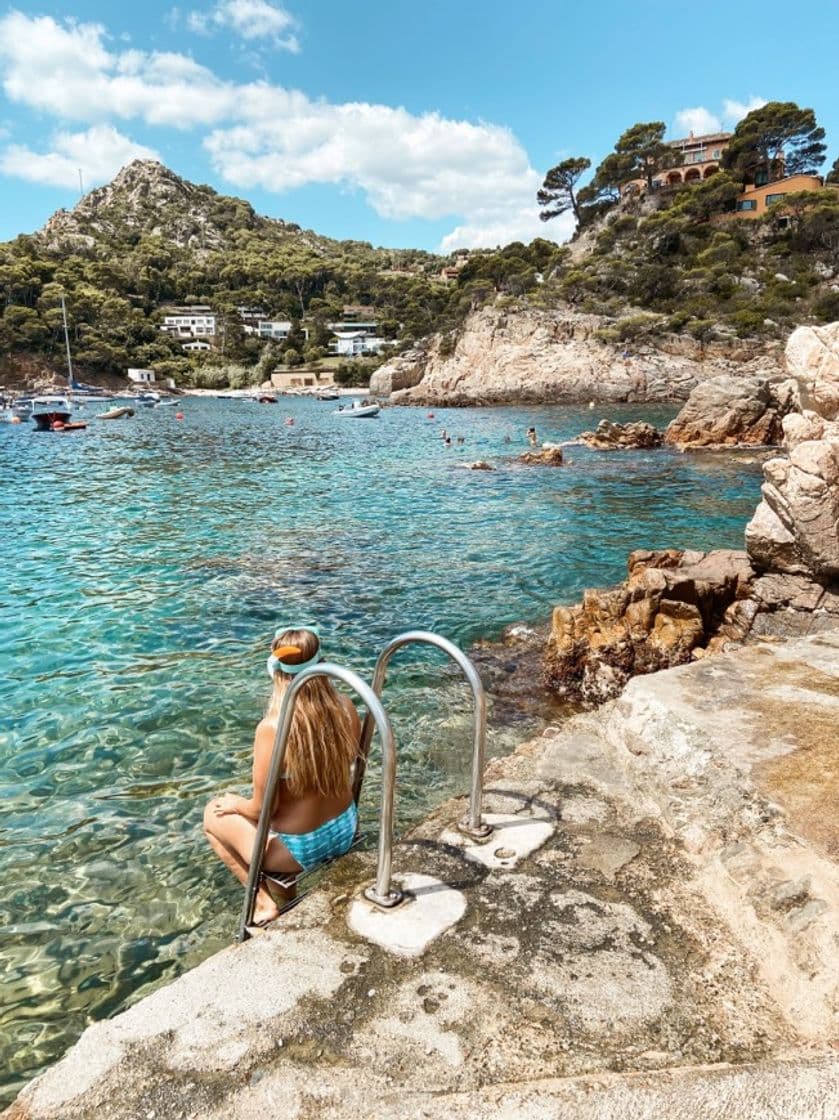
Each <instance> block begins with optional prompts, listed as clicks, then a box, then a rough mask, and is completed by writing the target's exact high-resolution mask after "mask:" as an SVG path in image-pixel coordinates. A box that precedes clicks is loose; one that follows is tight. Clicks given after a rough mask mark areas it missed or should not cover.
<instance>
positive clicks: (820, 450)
mask: <svg viewBox="0 0 839 1120" xmlns="http://www.w3.org/2000/svg"><path fill="white" fill-rule="evenodd" d="M763 474H764V479H765V481H764V484H763V490H762V494H763V501H762V502H761V503H760V505H759V506H758V508H757V511H756V513H755V515H754V517H753V518H752V520H751V521H750V522H749V524H748V525H747V526H746V547H747V549H748V552H749V556H750V557H751V559H752V562H753V564H754V565H755V567H756V568H758V569H759V570H763V571H774V572H789V573H797V574H801V575H809V576H812V577H814V578H815V579H816V580H819V581H821V582H823V583H826V584H827V583H830V582H832V581H835V580H839V440H829V439H822V440H807V441H805V442H803V443H799V444H797V445H796V446H794V447H792V448H791V450H790V453H789V458H778V459H770V460H769V462H767V463H765V464H764V467H763Z"/></svg>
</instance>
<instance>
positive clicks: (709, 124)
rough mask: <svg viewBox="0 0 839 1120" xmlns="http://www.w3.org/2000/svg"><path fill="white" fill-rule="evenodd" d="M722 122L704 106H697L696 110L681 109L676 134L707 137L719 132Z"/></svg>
mask: <svg viewBox="0 0 839 1120" xmlns="http://www.w3.org/2000/svg"><path fill="white" fill-rule="evenodd" d="M721 128H722V121H721V120H720V118H719V117H717V116H715V115H714V114H713V113H712V112H710V110H708V109H706V108H705V106H704V105H697V106H696V108H695V109H680V110H679V111H678V113H677V114H676V129H675V131H676V133H677V135H679V136H687V134H688V133H689V132H692V133H693V134H694V136H707V135H708V134H709V133H712V132H719V131H720V130H721Z"/></svg>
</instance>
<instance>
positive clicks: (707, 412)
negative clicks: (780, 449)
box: [664, 376, 796, 451]
mask: <svg viewBox="0 0 839 1120" xmlns="http://www.w3.org/2000/svg"><path fill="white" fill-rule="evenodd" d="M795 407H796V386H795V383H794V382H793V381H782V382H780V383H778V384H772V383H770V382H769V381H768V380H767V379H766V378H761V377H732V376H723V377H715V378H712V379H711V380H710V381H704V382H702V383H701V384H699V385H697V386H696V388H695V389H694V390H693V392H692V393H691V394H690V397H689V398H688V400H687V401H686V403H685V405H684V407H683V408H682V411H681V412H680V413H679V415H678V416H677V417H676V419H675V420H673V421H672V423H671V424H670V425H669V426H668V428H667V431H666V432H665V433H664V442H665V443H667V444H670V445H671V446H674V447H678V448H679V449H680V450H682V451H686V450H690V449H692V448H697V447H732V446H750V447H755V446H767V445H768V446H775V445H778V444H780V443H781V440H782V438H783V428H782V426H781V423H782V420H783V418H784V416H786V415H787V413H788V412H790V411H792V410H793V409H794V408H795Z"/></svg>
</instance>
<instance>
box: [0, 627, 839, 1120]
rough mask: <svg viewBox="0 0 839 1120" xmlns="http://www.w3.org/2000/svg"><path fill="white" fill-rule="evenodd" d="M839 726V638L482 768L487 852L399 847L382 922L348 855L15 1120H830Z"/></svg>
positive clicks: (84, 1049)
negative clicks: (390, 905) (391, 898)
mask: <svg viewBox="0 0 839 1120" xmlns="http://www.w3.org/2000/svg"><path fill="white" fill-rule="evenodd" d="M837 729H839V631H832V632H828V633H823V634H819V635H815V636H813V637H810V638H806V639H798V640H795V641H790V642H785V643H780V642H779V643H769V642H766V643H760V644H756V645H754V646H751V647H748V648H746V649H743V650H740V651H737V652H735V653H731V654H725V655H721V656H717V657H712V658H707V659H705V660H703V661H700V662H697V663H695V664H692V665H688V666H683V667H681V668H678V669H672V670H668V671H666V672H662V673H658V674H655V675H652V676H647V677H639V678H636V679H634V680H633V681H631V682H630V683H629V685H628V686H627V688H626V690H625V692H624V694H623V695H622V696H621V697H620V698H619V699H618V700H616V701H614V702H612V703H610V704H607V705H605V706H604V707H602V708H600V709H598V710H597V711H595V712H592V713H588V714H584V715H580V716H576V717H574V718H573V719H571V720H569V721H568V722H567V723H565V724H563V725H562V726H561V727H554V728H549V729H548V730H547V731H546V732H545V733H544V734H543V735H542V736H541V737H539V738H538V739H535V740H532V741H530V742H528V743H526V744H524V745H523V746H521V747H520V748H519V750H518V751H517V752H516V753H515V754H513V755H512V756H510V757H508V758H504V759H499V760H496V761H494V762H492V763H491V764H490V765H489V767H488V768H487V780H486V783H485V796H484V812H485V814H486V817H487V819H488V821H489V823H491V824H493V826H494V831H493V833H492V836H491V837H490V839H489V840H488V841H487V842H485V843H482V842H480V841H479V840H478V839H473V838H469V837H467V836H464V834H463V833H462V832H459V831H458V830H457V828H456V824H457V822H458V821H459V820H460V819H461V818H462V817H463V815H464V810H465V801H464V800H463V799H454V800H452V801H449V802H447V803H446V804H445V805H443V806H441V807H440V808H439V809H438V810H437V811H436V812H435V813H434V814H432V815H431V816H430V817H429V818H428V819H427V820H426V821H425V822H424V823H423V824H422V825H421V826H420V827H418V828H416V829H415V830H414V831H413V832H412V833H411V834H410V835H409V836H407V837H406V838H404V839H403V840H401V841H400V842H399V843H398V844H397V845H396V846H395V848H394V851H393V877H394V882H395V883H396V885H397V886H398V887H399V888H400V889H402V890H403V891H405V892H406V893H407V894H408V899H407V901H406V902H404V903H403V904H402V905H401V906H399V907H396V908H395V909H394V910H392V911H386V910H381V909H376V908H372V907H370V906H367V905H366V904H365V901H364V898H363V895H362V889H363V888H364V887H366V886H369V884H370V882H371V881H372V880H373V878H374V875H375V870H376V860H375V853H372V852H370V853H366V852H365V853H353V854H352V855H350V856H348V857H347V858H345V859H344V860H342V861H340V862H339V863H337V864H336V865H334V866H333V867H332V868H331V869H329V871H328V872H327V874H326V876H325V878H324V881H323V882H322V884H321V885H319V886H318V887H317V888H316V889H315V890H314V891H313V892H312V893H311V894H310V895H309V896H308V897H307V898H306V899H304V900H303V901H302V902H301V904H300V905H299V906H298V907H296V908H295V909H293V910H292V911H291V912H290V913H288V914H287V915H285V916H284V917H283V918H282V919H281V920H280V921H279V922H277V923H275V924H274V925H273V926H272V927H271V928H270V929H268V930H266V931H261V932H259V933H257V934H256V935H255V936H253V937H252V938H251V939H250V940H248V941H246V942H244V943H242V944H235V945H234V944H232V945H231V947H230V948H229V949H226V950H225V951H223V952H221V953H219V954H217V955H216V956H214V957H212V958H210V959H209V960H207V961H205V962H204V963H203V964H202V965H200V966H199V967H198V968H195V969H193V970H192V971H191V972H189V973H187V974H185V975H184V976H182V977H180V978H179V979H178V980H177V981H175V982H174V983H172V984H170V985H168V986H167V987H164V988H161V989H160V990H159V991H157V992H155V993H154V994H153V995H151V996H149V997H148V998H146V999H143V1000H141V1001H140V1002H139V1003H137V1004H136V1005H135V1006H133V1007H131V1008H130V1009H129V1010H127V1011H125V1012H123V1013H122V1014H120V1015H118V1016H116V1017H115V1018H113V1019H111V1020H109V1021H105V1022H100V1023H96V1024H94V1025H93V1026H91V1027H89V1028H88V1030H87V1031H86V1032H85V1033H84V1034H83V1035H82V1037H81V1039H80V1040H79V1041H78V1043H77V1044H76V1045H75V1046H74V1047H73V1048H72V1049H71V1050H70V1051H69V1053H68V1054H67V1055H66V1056H65V1058H64V1059H63V1060H62V1061H61V1062H59V1063H57V1064H56V1065H55V1066H53V1067H52V1068H51V1069H49V1070H48V1071H47V1072H46V1073H44V1074H43V1075H42V1076H41V1077H39V1078H37V1079H36V1080H35V1081H34V1082H32V1083H31V1084H30V1085H29V1086H28V1087H27V1088H26V1089H25V1090H24V1091H23V1092H22V1093H21V1095H20V1096H19V1097H18V1099H17V1101H16V1102H15V1103H14V1104H13V1105H12V1106H11V1107H10V1109H9V1110H8V1111H7V1113H6V1114H5V1115H6V1117H7V1118H8V1120H47V1118H50V1120H71V1118H72V1120H87V1118H91V1120H92V1118H93V1117H96V1118H97V1120H102V1118H113V1120H118V1118H119V1120H123V1118H124V1120H265V1117H268V1116H271V1117H283V1118H288V1120H309V1118H314V1117H317V1118H318V1120H361V1118H368V1117H373V1116H375V1117H377V1118H379V1120H385V1118H387V1120H397V1118H399V1120H402V1118H404V1120H409V1118H410V1120H414V1118H418V1117H431V1118H438V1117H439V1118H443V1117H445V1118H451V1120H455V1118H458V1120H459V1118H462V1120H475V1118H478V1117H493V1118H497V1120H508V1118H509V1120H512V1118H517V1117H528V1118H531V1117H532V1118H534V1120H541V1118H545V1120H548V1118H550V1120H612V1118H614V1120H625V1118H627V1117H632V1120H647V1118H648V1120H663V1118H667V1120H679V1118H691V1120H694V1118H699V1117H702V1118H703V1120H704V1118H706V1117H720V1118H723V1117H725V1120H767V1118H768V1117H777V1118H779V1120H828V1118H829V1117H833V1116H836V1115H839V1053H837V1046H839V1023H837V1007H839V989H837V982H838V980H839V977H837V967H836V962H837V956H838V955H839V953H838V952H837V940H836V938H837V929H839V858H838V857H839V825H837V821H839V730H837ZM208 858H209V856H208ZM236 919H237V915H236V914H235V913H233V912H231V914H230V927H231V940H232V938H233V935H234V933H235V929H236Z"/></svg>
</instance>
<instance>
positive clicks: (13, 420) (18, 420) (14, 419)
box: [9, 416, 22, 424]
mask: <svg viewBox="0 0 839 1120" xmlns="http://www.w3.org/2000/svg"><path fill="white" fill-rule="evenodd" d="M9 423H10V424H20V423H22V421H21V418H20V417H19V416H13V417H12V418H11V420H10V421H9Z"/></svg>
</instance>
